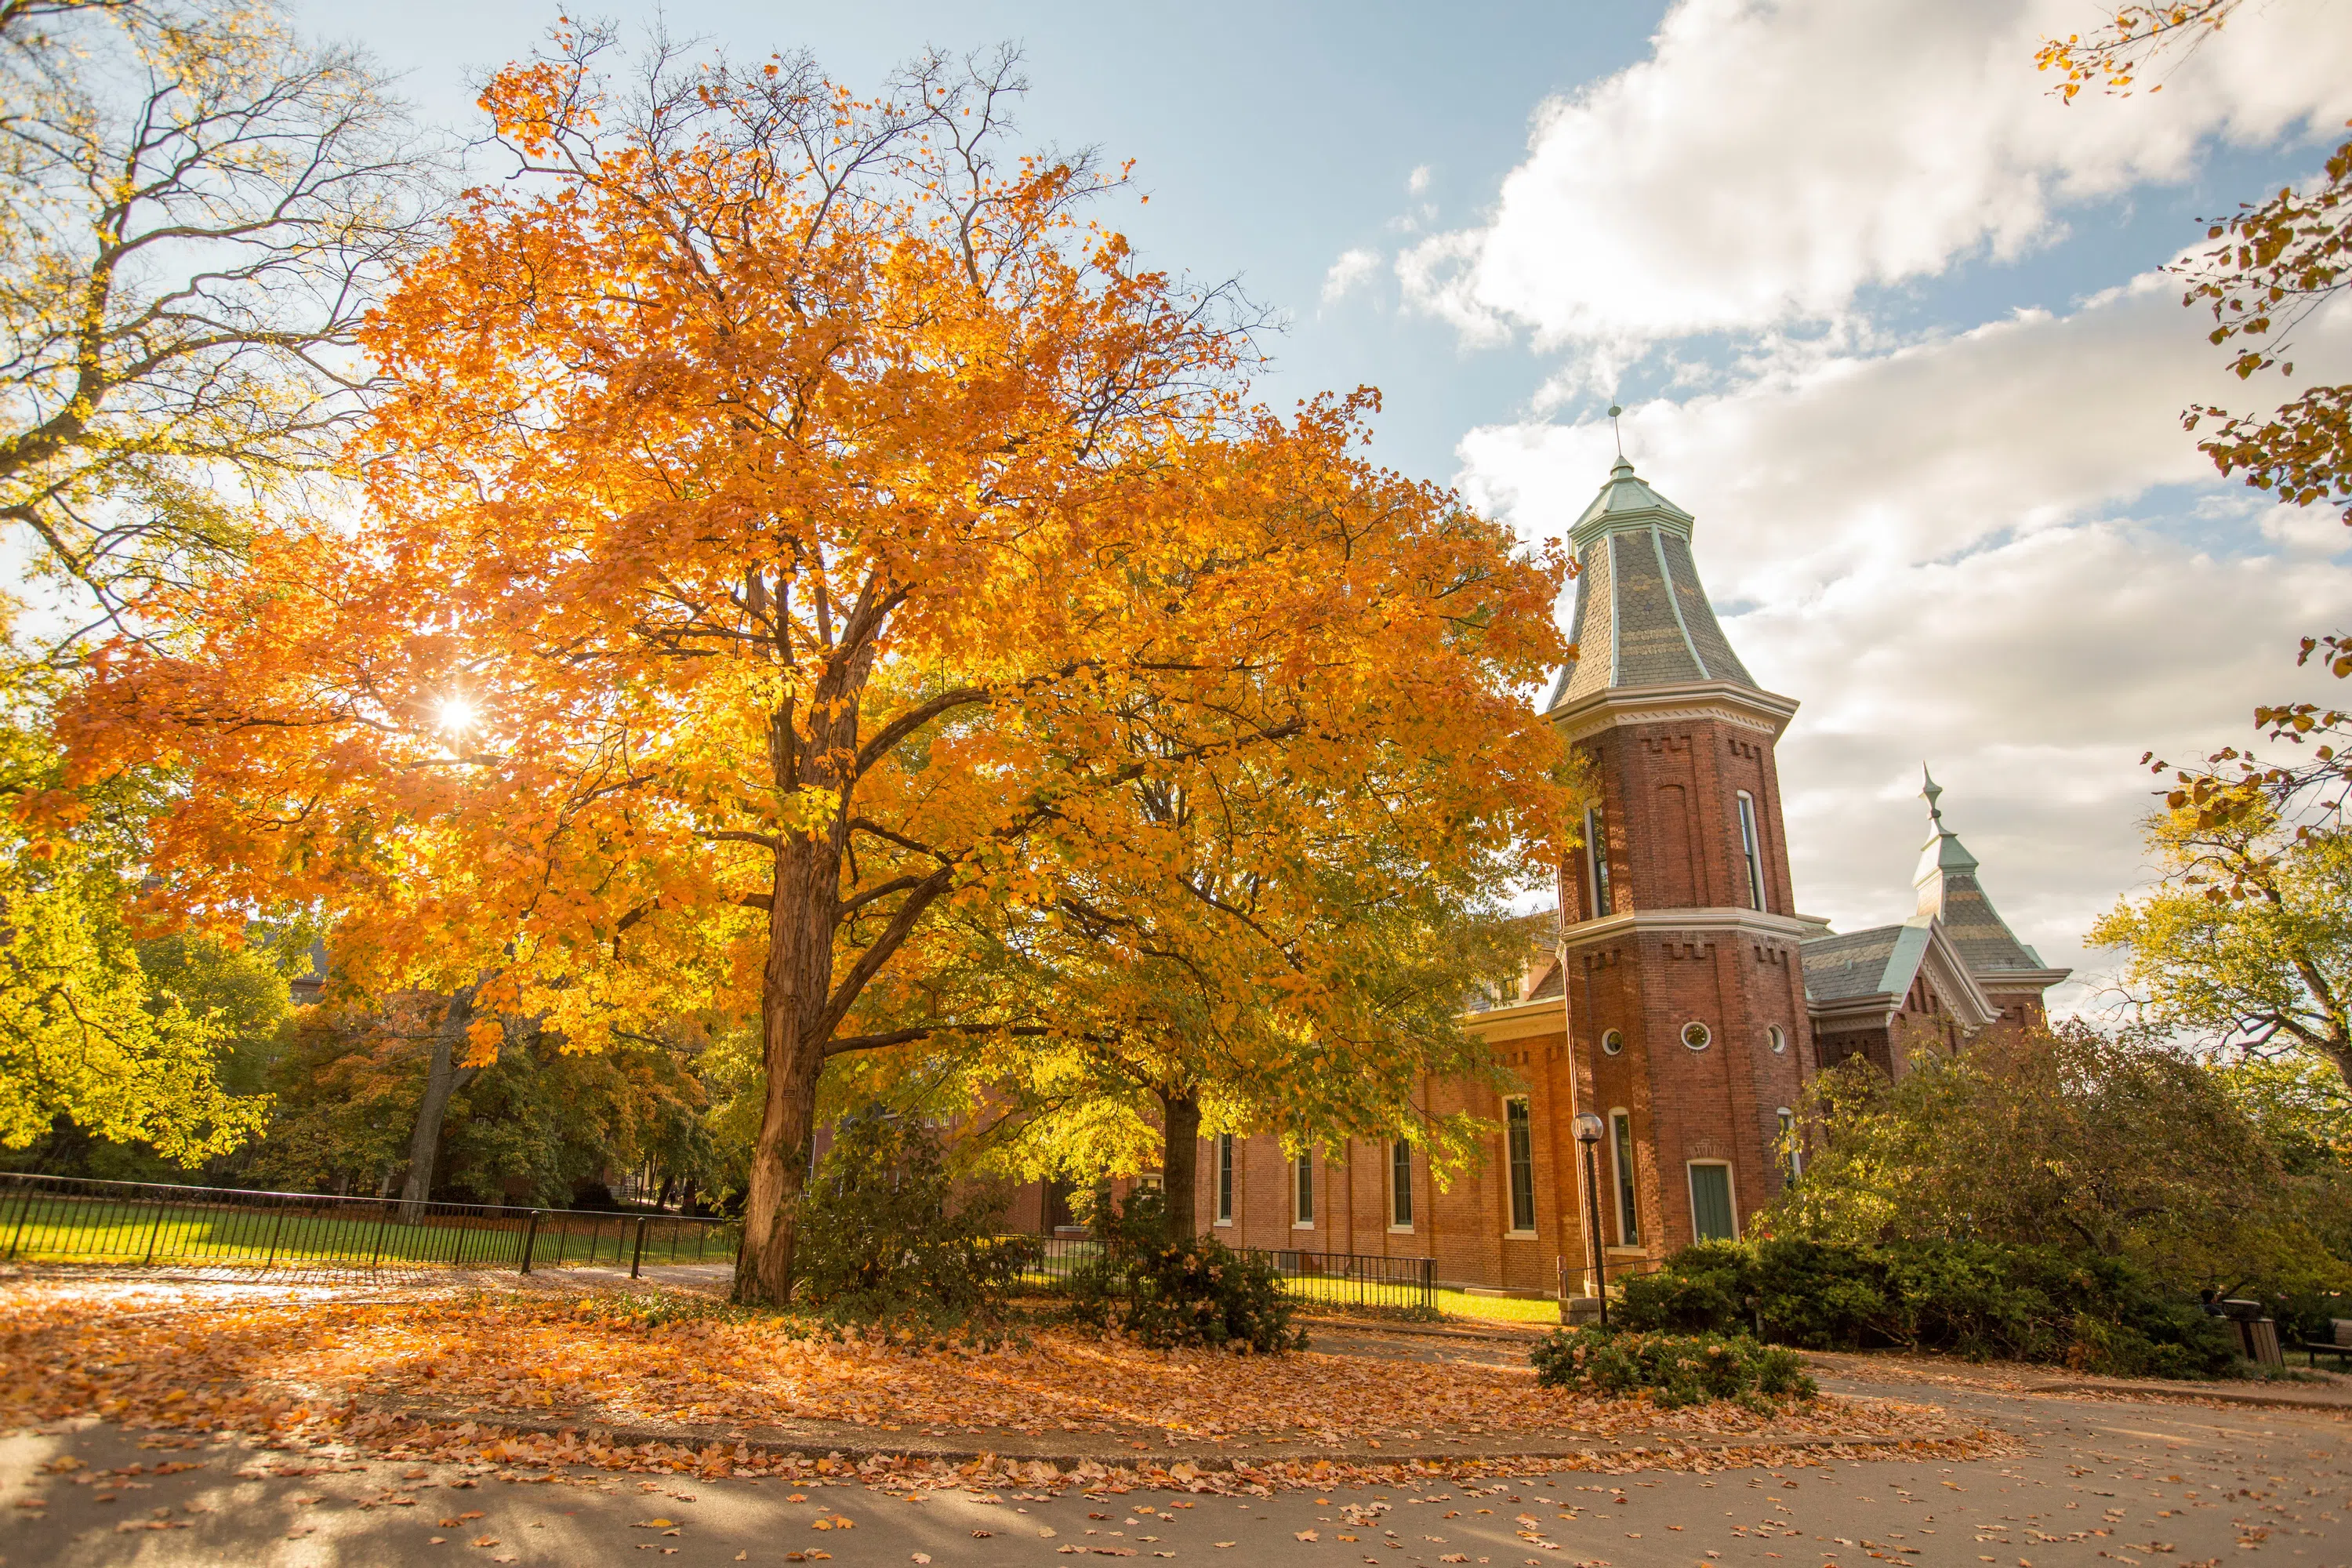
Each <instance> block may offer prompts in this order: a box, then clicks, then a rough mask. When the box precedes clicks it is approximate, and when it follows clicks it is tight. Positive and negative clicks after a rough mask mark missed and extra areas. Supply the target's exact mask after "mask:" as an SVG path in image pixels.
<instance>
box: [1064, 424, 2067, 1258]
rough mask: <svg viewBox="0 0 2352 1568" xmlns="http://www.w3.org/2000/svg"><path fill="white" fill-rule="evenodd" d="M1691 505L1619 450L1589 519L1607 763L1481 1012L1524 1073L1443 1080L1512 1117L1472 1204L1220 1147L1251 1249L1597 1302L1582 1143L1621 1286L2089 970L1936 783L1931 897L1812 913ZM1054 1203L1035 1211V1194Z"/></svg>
mask: <svg viewBox="0 0 2352 1568" xmlns="http://www.w3.org/2000/svg"><path fill="white" fill-rule="evenodd" d="M1691 534H1692V518H1691V516H1690V514H1689V513H1687V512H1685V511H1684V510H1682V509H1681V508H1679V507H1677V506H1675V504H1674V503H1673V502H1671V501H1669V500H1666V499H1665V498H1664V497H1663V496H1661V495H1659V494H1658V493H1657V492H1656V491H1655V490H1654V489H1651V488H1650V487H1649V486H1648V485H1647V484H1645V483H1644V482H1643V480H1641V479H1639V478H1637V477H1636V476H1635V474H1634V471H1633V465H1632V464H1631V463H1629V462H1626V461H1625V460H1624V459H1623V458H1620V459H1619V460H1618V462H1617V464H1616V467H1615V468H1613V469H1612V471H1611V473H1610V476H1609V479H1607V481H1606V482H1605V483H1603V484H1602V486H1601V491H1600V493H1599V494H1598V495H1597V496H1596V497H1595V498H1594V499H1593V500H1592V503H1591V505H1590V506H1589V507H1587V508H1586V509H1585V511H1584V514H1583V515H1582V516H1581V517H1580V518H1579V519H1578V520H1577V522H1576V524H1575V526H1574V528H1573V529H1572V530H1570V535H1569V538H1570V547H1571V548H1572V549H1573V551H1574V552H1575V554H1576V557H1577V562H1578V565H1579V572H1580V574H1579V576H1578V579H1577V591H1576V592H1577V597H1576V607H1575V619H1574V623H1573V627H1574V629H1573V633H1572V637H1573V640H1574V641H1575V643H1576V645H1577V647H1578V649H1579V657H1578V658H1577V660H1576V662H1575V663H1573V664H1571V665H1570V666H1569V667H1568V668H1565V669H1563V670H1561V671H1560V673H1559V678H1558V679H1557V680H1556V681H1555V682H1554V684H1553V686H1552V689H1551V691H1550V693H1549V697H1548V698H1547V700H1546V704H1545V708H1546V713H1545V716H1546V717H1547V718H1548V719H1549V721H1551V722H1552V723H1553V724H1555V725H1557V726H1559V730H1560V732H1561V734H1562V735H1563V736H1564V737H1565V738H1566V739H1567V740H1568V741H1569V742H1570V743H1571V744H1572V745H1574V746H1576V747H1579V748H1580V749H1581V750H1582V751H1584V752H1586V753H1587V754H1588V755H1589V756H1590V757H1591V760H1592V762H1593V763H1594V764H1595V768H1594V773H1595V776H1596V777H1597V779H1598V781H1599V789H1600V795H1599V799H1598V801H1597V802H1596V803H1595V804H1594V805H1593V806H1592V808H1591V813H1590V815H1589V816H1588V819H1587V821H1586V823H1585V825H1584V826H1585V830H1586V831H1585V844H1586V847H1585V848H1583V849H1581V850H1579V851H1578V852H1577V853H1576V854H1575V855H1574V857H1573V858H1572V862H1571V864H1570V865H1568V866H1566V867H1564V868H1561V872H1560V878H1559V895H1560V904H1559V921H1558V923H1557V927H1556V938H1548V939H1547V941H1546V942H1544V943H1543V944H1542V945H1541V946H1540V948H1539V949H1538V951H1537V952H1536V953H1535V954H1534V955H1533V956H1532V958H1531V962H1530V963H1529V964H1528V970H1527V973H1526V974H1525V975H1524V976H1523V978H1522V980H1521V982H1520V984H1518V986H1517V991H1516V994H1514V995H1511V996H1508V997H1505V998H1500V999H1496V1000H1495V1001H1494V1002H1492V1003H1490V1004H1488V1005H1482V1006H1480V1007H1479V1008H1478V1009H1477V1010H1475V1012H1474V1013H1473V1014H1472V1016H1471V1017H1470V1020H1469V1022H1470V1026H1471V1027H1472V1028H1473V1029H1475V1031H1476V1032H1477V1033H1478V1034H1479V1035H1480V1036H1482V1037H1484V1038H1485V1039H1486V1042H1487V1043H1488V1045H1489V1046H1490V1047H1492V1048H1493V1050H1494V1051H1495V1053H1496V1057H1497V1058H1499V1060H1500V1061H1501V1062H1502V1063H1503V1064H1504V1066H1505V1067H1506V1068H1508V1069H1509V1071H1510V1073H1511V1075H1512V1076H1513V1078H1514V1079H1515V1083H1514V1085H1513V1087H1512V1088H1511V1089H1508V1090H1507V1091H1504V1092H1501V1093H1497V1092H1496V1091H1494V1090H1492V1089H1488V1088H1486V1087H1485V1086H1483V1085H1475V1086H1474V1085H1468V1084H1461V1083H1444V1082H1433V1083H1431V1084H1430V1085H1429V1086H1428V1088H1427V1090H1426V1092H1427V1096H1428V1106H1429V1109H1430V1110H1433V1111H1434V1112H1443V1111H1449V1110H1465V1109H1466V1110H1472V1111H1475V1112H1476V1113H1477V1114H1479V1115H1481V1116H1483V1117H1486V1118H1488V1119H1490V1120H1491V1121H1494V1122H1495V1123H1496V1125H1497V1127H1498V1128H1499V1131H1498V1132H1497V1133H1496V1135H1494V1137H1493V1138H1492V1139H1491V1140H1490V1144H1491V1146H1490V1147H1489V1148H1488V1150H1487V1151H1486V1159H1485V1161H1484V1162H1483V1163H1481V1164H1480V1165H1479V1166H1478V1167H1477V1168H1476V1169H1475V1170H1473V1171H1471V1172H1469V1173H1466V1174H1465V1175H1462V1176H1460V1177H1457V1178H1456V1179H1455V1180H1454V1183H1453V1184H1452V1185H1451V1187H1450V1188H1448V1189H1447V1190H1445V1191H1444V1192H1439V1191H1436V1190H1434V1189H1433V1185H1432V1184H1431V1181H1430V1179H1429V1173H1428V1169H1427V1166H1426V1164H1425V1163H1424V1162H1423V1159H1422V1156H1421V1155H1420V1153H1419V1152H1418V1151H1416V1150H1415V1149H1413V1148H1412V1146H1411V1145H1410V1144H1405V1143H1399V1144H1395V1145H1391V1146H1383V1145H1375V1144H1368V1143H1363V1142H1351V1143H1349V1144H1347V1145H1345V1146H1344V1147H1342V1148H1341V1149H1339V1150H1338V1151H1335V1152H1316V1153H1312V1154H1309V1155H1307V1157H1305V1158H1304V1159H1298V1160H1294V1159H1291V1158H1289V1157H1287V1156H1286V1155H1285V1154H1284V1152H1283V1151H1282V1149H1281V1146H1280V1144H1279V1143H1278V1142H1276V1140H1275V1139H1274V1138H1272V1137H1249V1138H1231V1137H1224V1138H1213V1139H1208V1140H1204V1142H1203V1145H1202V1151H1201V1160H1200V1190H1199V1194H1198V1202H1199V1211H1198V1212H1199V1213H1200V1214H1201V1215H1202V1216H1203V1218H1204V1219H1207V1220H1210V1221H1212V1222H1213V1226H1214V1227H1215V1233H1216V1234H1217V1235H1219V1236H1221V1237H1224V1238H1225V1239H1226V1240H1228V1241H1230V1242H1231V1243H1233V1244H1234V1245H1236V1246H1247V1247H1269V1248H1281V1249H1293V1248H1297V1249H1307V1250H1315V1251H1324V1252H1334V1253H1357V1254H1376V1255H1385V1256H1391V1257H1414V1258H1435V1259H1436V1260H1437V1268H1436V1272H1437V1276H1438V1278H1439V1279H1440V1280H1442V1281H1444V1282H1447V1283H1457V1284H1465V1285H1473V1286H1483V1287H1487V1288H1502V1289H1516V1290H1528V1291H1544V1292H1549V1291H1552V1290H1555V1289H1560V1288H1561V1287H1562V1285H1563V1284H1565V1286H1566V1288H1567V1289H1570V1291H1572V1292H1574V1291H1582V1290H1585V1289H1589V1288H1590V1285H1589V1279H1590V1275H1589V1271H1588V1268H1587V1266H1586V1263H1585V1259H1586V1258H1588V1257H1589V1253H1588V1251H1587V1247H1588V1243H1587V1239H1586V1234H1585V1231H1586V1226H1585V1222H1584V1219H1583V1216H1584V1215H1585V1214H1586V1213H1587V1212H1588V1211H1587V1208H1586V1202H1587V1200H1586V1195H1585V1192H1584V1182H1583V1176H1582V1159H1581V1152H1580V1147H1579V1145H1578V1144H1577V1142H1576V1140H1575V1136H1574V1130H1573V1123H1574V1120H1575V1117H1576V1116H1577V1114H1578V1113H1579V1112H1580V1111H1583V1110H1591V1112H1593V1113H1594V1114H1595V1115H1597V1116H1599V1117H1601V1119H1602V1121H1603V1123H1604V1125H1605V1127H1606V1129H1607V1132H1606V1136H1605V1137H1604V1138H1603V1140H1602V1142H1601V1149H1600V1159H1599V1162H1598V1163H1599V1169H1600V1183H1599V1185H1600V1189H1601V1190H1600V1194H1599V1196H1600V1209H1601V1231H1602V1239H1603V1242H1604V1245H1605V1247H1606V1248H1607V1252H1608V1255H1609V1258H1610V1269H1611V1272H1612V1276H1613V1275H1615V1274H1616V1273H1617V1272H1618V1271H1619V1270H1621V1269H1624V1268H1634V1269H1640V1268H1648V1267H1650V1266H1652V1264H1654V1261H1655V1260H1657V1259H1659V1258H1664V1256H1666V1255H1667V1254H1669V1253H1671V1252H1674V1251H1675V1250H1676V1249H1678V1248H1680V1247H1684V1246H1685V1245H1687V1244H1688V1243H1689V1242H1691V1241H1692V1240H1694V1239H1697V1238H1702V1237H1717V1236H1737V1235H1738V1234H1739V1231H1740V1229H1741V1226H1742V1225H1743V1224H1744V1222H1745V1220H1746V1217H1747V1216H1748V1215H1749V1214H1751V1213H1752V1212H1753V1211H1754V1210H1755V1209H1757V1208H1758V1207H1759V1206H1761V1205H1764V1204H1765V1203H1767V1202H1769V1200H1770V1199H1771V1198H1772V1197H1773V1196H1774V1195H1775V1194H1777V1193H1778V1192H1779V1191H1780V1186H1781V1184H1782V1182H1783V1180H1784V1173H1783V1171H1782V1170H1781V1168H1780V1152H1779V1151H1780V1134H1781V1131H1782V1130H1783V1128H1784V1127H1785V1126H1786V1125H1787V1123H1788V1121H1790V1118H1791V1114H1792V1108H1793V1107H1795V1106H1796V1104H1797V1103H1798V1097H1799V1093H1800V1091H1801V1089H1802V1087H1803V1084H1804V1082H1805V1080H1806V1079H1807V1078H1808V1077H1809V1076H1811V1074H1812V1073H1813V1072H1815V1071H1817V1070H1819V1068H1822V1067H1823V1066H1827V1065H1829V1064H1831V1063H1832V1062H1834V1061H1836V1060H1839V1059H1842V1058H1843V1057H1845V1056H1847V1055H1850V1054H1853V1053H1854V1052H1862V1053H1864V1054H1866V1055H1868V1056H1870V1057H1871V1058H1872V1059H1873V1060H1874V1061H1876V1062H1877V1063H1878V1064H1879V1065H1880V1066H1881V1067H1882V1068H1885V1069H1886V1070H1887V1071H1889V1072H1892V1073H1899V1072H1901V1071H1903V1070H1904V1069H1905V1068H1906V1065H1907V1063H1908V1061H1909V1060H1910V1059H1911V1058H1910V1054H1909V1053H1912V1052H1916V1050H1918V1049H1921V1048H1924V1047H1923V1042H1928V1041H1935V1042H1940V1043H1941V1044H1942V1045H1944V1046H1946V1047H1951V1046H1957V1045H1958V1043H1959V1042H1960V1041H1962V1040H1964V1039H1965V1038H1967V1037H1969V1035H1971V1034H1973V1033H1975V1032H1976V1031H1978V1030H1979V1029H1982V1028H1986V1027H1989V1026H1995V1025H1997V1024H1999V1023H2000V1022H2002V1021H2004V1020H2034V1021H2038V1020H2039V1019H2040V1018H2041V1016H2042V992H2043V990H2044V989H2045V988H2047V987H2048V986H2050V985H2052V984H2056V983H2057V982H2058V981H2060V980H2063V978H2065V974H2066V972H2065V971H2063V970H2057V969H2051V968H2048V967H2046V966H2045V965H2043V964H2042V961H2041V959H2040V957H2039V956H2038V955H2037V954H2035V953H2034V952H2033V951H2032V949H2031V948H2028V947H2026V946H2024V945H2023V944H2022V943H2021V942H2018V941H2017V939H2016V937H2015V936H2014V935H2013V934H2012V933H2011V931H2010V930H2009V928H2008V926H2007V925H2006V924H2005V923H2003V922H2002V921H2001V919H2000V915H1999V914H1998V912H1996V911H1995V910H1994V909H1993V907H1992V903H1991V900H1990V899H1989V898H1987V897H1986V895H1985V892H1984V889H1983V887H1982V885H1981V884H1980V883H1979V880H1978V879H1977V862H1976V860H1975V859H1974V858H1972V857H1971V856H1969V853H1968V851H1967V850H1966V849H1965V848H1963V847H1961V845H1960V842H1959V840H1958V837H1956V836H1954V835H1953V834H1952V833H1951V832H1950V831H1949V830H1948V829H1947V828H1945V826H1944V825H1943V820H1942V813H1941V810H1940V805H1939V801H1938V798H1937V797H1938V796H1939V795H1940V793H1941V792H1940V791H1939V790H1937V787H1936V785H1935V784H1934V783H1933V781H1932V780H1930V781H1929V782H1928V784H1927V791H1926V794H1927V800H1928V805H1929V809H1930V836H1929V838H1928V840H1927V846H1926V850H1925V853H1924V854H1923V856H1922V858H1921V862H1920V868H1919V872H1918V875H1917V877H1916V889H1917V891H1918V906H1917V910H1916V913H1915V914H1914V915H1913V916H1911V917H1910V918H1909V919H1908V920H1906V921H1902V922H1901V923H1899V924H1895V925H1890V926H1885V927H1880V928H1877V929H1874V930H1871V931H1856V932H1853V933H1849V934H1832V933H1831V932H1830V931H1829V929H1828V922H1826V921H1821V920H1817V919H1811V918H1808V917H1806V916H1803V915H1801V914H1799V913H1797V912H1796V900H1795V895H1794V892H1793V889H1792V888H1791V885H1790V870H1789V857H1788V846H1787V840H1786V837H1785V836H1784V834H1783V832H1782V830H1781V814H1780V778H1779V774H1778V772H1777V770H1776V768H1775V765H1774V760H1773V747H1774V744H1775V742H1777V741H1778V740H1779V738H1780V732H1781V731H1782V730H1783V729H1784V728H1785V727H1786V726H1787V724H1788V722H1789V721H1790V717H1791V716H1793V715H1794V714H1795V712H1796V710H1797V704H1796V702H1795V701H1794V700H1791V699H1789V698H1786V697H1781V696H1777V695H1775V694H1773V693H1771V692H1768V691H1765V690H1763V689H1761V688H1759V686H1758V685H1757V684H1756V681H1755V679H1753V678H1752V677H1751V676H1750V675H1749V674H1748V668H1747V667H1746V666H1745V665H1743V664H1742V663H1741V662H1740V659H1739V656H1738V653H1736V652H1735V651H1734V650H1733V649H1732V647H1731V645H1730V643H1729V641H1728V640H1727V638H1726V637H1725V636H1724V634H1723V629H1722V627H1721V626H1719V625H1718V624H1717V621H1716V617H1715V611H1714V608H1713V606H1712V605H1710V604H1709V602H1708V600H1707V596H1706V590H1705V589H1704V588H1703V587H1702V586H1701V585H1700V582H1699V577H1698V572H1697V567H1696V563H1695V562H1694V559H1693V556H1692V552H1691ZM1023 1206H1024V1207H1027V1208H1031V1209H1032V1211H1033V1212H1034V1205H1023Z"/></svg>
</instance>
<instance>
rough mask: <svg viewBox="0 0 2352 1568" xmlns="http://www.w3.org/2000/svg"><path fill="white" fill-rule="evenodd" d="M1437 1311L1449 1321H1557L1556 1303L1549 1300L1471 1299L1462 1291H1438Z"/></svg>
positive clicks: (1554, 1322) (1492, 1297) (1545, 1298)
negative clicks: (1468, 1319) (1456, 1319)
mask: <svg viewBox="0 0 2352 1568" xmlns="http://www.w3.org/2000/svg"><path fill="white" fill-rule="evenodd" d="M1437 1310H1439V1311H1441V1312H1443V1313H1444V1314H1445V1315H1446V1316H1447V1317H1449V1318H1485V1319H1486V1320H1488V1321H1495V1322H1506V1323H1550V1324H1557V1323H1558V1322H1559V1302H1558V1301H1555V1300H1552V1299H1551V1298H1550V1297H1549V1296H1545V1297H1541V1298H1538V1299H1537V1300H1520V1299H1518V1298H1517V1297H1514V1296H1473V1295H1471V1294H1470V1293H1469V1292H1467V1291H1465V1290H1440V1291H1438V1292H1437Z"/></svg>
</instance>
